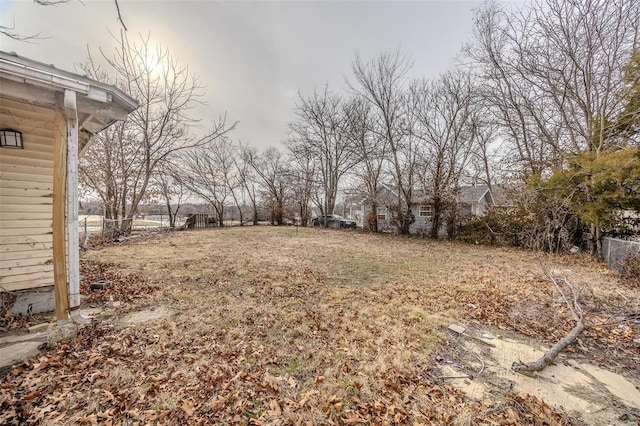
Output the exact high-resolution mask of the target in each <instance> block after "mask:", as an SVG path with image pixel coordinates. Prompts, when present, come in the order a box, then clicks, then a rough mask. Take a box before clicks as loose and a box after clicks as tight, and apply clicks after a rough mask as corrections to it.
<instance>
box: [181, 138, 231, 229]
mask: <svg viewBox="0 0 640 426" xmlns="http://www.w3.org/2000/svg"><path fill="white" fill-rule="evenodd" d="M233 165H234V163H233V159H232V145H231V143H230V142H229V141H228V140H225V139H224V138H221V139H219V140H214V141H210V142H208V143H207V144H205V145H201V146H197V147H195V148H192V149H190V150H189V151H187V152H186V153H185V155H184V168H183V174H182V183H183V184H184V185H185V186H186V187H187V188H188V189H189V191H191V192H192V193H193V194H194V195H196V196H197V197H200V198H202V199H203V200H205V201H206V202H207V203H208V204H209V206H211V208H212V209H213V211H214V213H215V215H216V221H217V223H218V226H221V227H222V226H224V216H225V206H226V204H227V201H228V199H229V197H232V198H233V191H232V189H231V186H230V185H229V181H230V179H231V174H232V170H233Z"/></svg>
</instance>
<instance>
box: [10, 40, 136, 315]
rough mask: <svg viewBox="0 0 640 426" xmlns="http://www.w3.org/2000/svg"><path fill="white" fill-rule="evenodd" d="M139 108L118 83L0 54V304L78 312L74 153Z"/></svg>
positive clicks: (16, 309) (21, 309)
mask: <svg viewBox="0 0 640 426" xmlns="http://www.w3.org/2000/svg"><path fill="white" fill-rule="evenodd" d="M137 107H138V103H137V102H136V101H135V100H134V99H132V98H131V97H129V96H128V95H126V94H125V93H123V92H122V91H120V90H119V89H118V88H116V87H113V86H110V85H107V84H104V83H100V82H97V81H94V80H91V79H89V78H87V77H85V76H81V75H77V74H74V73H71V72H66V71H62V70H59V69H57V68H55V67H53V66H52V65H46V64H43V63H40V62H37V61H33V60H30V59H27V58H23V57H20V56H18V55H16V54H14V53H6V52H0V257H1V261H0V305H2V306H5V307H6V306H7V305H10V306H9V310H10V311H12V312H21V313H37V312H43V311H50V310H53V309H54V306H55V309H56V317H57V319H58V321H67V319H68V317H69V315H70V314H71V316H72V317H73V316H74V314H76V313H77V312H78V311H77V310H75V309H74V308H77V307H78V306H79V301H80V295H79V247H78V246H79V238H78V156H80V155H82V153H83V152H84V150H85V149H86V148H87V147H88V146H89V143H90V141H91V137H92V136H93V135H94V134H95V133H97V132H99V131H101V130H103V129H104V128H106V127H107V126H109V125H111V124H112V123H114V122H115V121H116V120H125V119H126V118H127V115H128V114H129V113H130V112H132V111H133V110H135V109H136V108H137ZM54 295H55V297H54ZM54 301H55V303H54Z"/></svg>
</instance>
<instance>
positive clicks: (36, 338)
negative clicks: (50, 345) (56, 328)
mask: <svg viewBox="0 0 640 426" xmlns="http://www.w3.org/2000/svg"><path fill="white" fill-rule="evenodd" d="M48 338H49V333H46V332H42V333H36V334H19V335H13V336H3V337H0V346H5V345H9V344H13V343H20V342H46V341H47V339H48Z"/></svg>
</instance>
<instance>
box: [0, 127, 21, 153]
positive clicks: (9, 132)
mask: <svg viewBox="0 0 640 426" xmlns="http://www.w3.org/2000/svg"><path fill="white" fill-rule="evenodd" d="M0 147H2V148H19V149H22V148H24V147H23V146H22V133H21V132H19V131H17V130H13V129H0Z"/></svg>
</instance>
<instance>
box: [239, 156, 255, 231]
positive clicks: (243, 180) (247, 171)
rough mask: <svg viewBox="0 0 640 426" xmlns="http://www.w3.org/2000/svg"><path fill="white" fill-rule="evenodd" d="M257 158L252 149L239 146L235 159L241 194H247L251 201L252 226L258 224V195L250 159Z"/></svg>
mask: <svg viewBox="0 0 640 426" xmlns="http://www.w3.org/2000/svg"><path fill="white" fill-rule="evenodd" d="M256 157H257V150H256V149H255V148H254V147H251V146H248V145H246V146H245V145H242V144H240V145H239V146H238V155H237V157H236V169H237V170H238V179H239V183H240V186H241V188H242V190H243V194H247V196H248V197H249V200H250V201H251V210H252V214H251V221H252V223H253V225H257V224H258V195H257V192H256V185H257V183H256V182H257V176H256V173H255V170H254V169H253V166H252V164H251V162H252V159H253V158H256Z"/></svg>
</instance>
